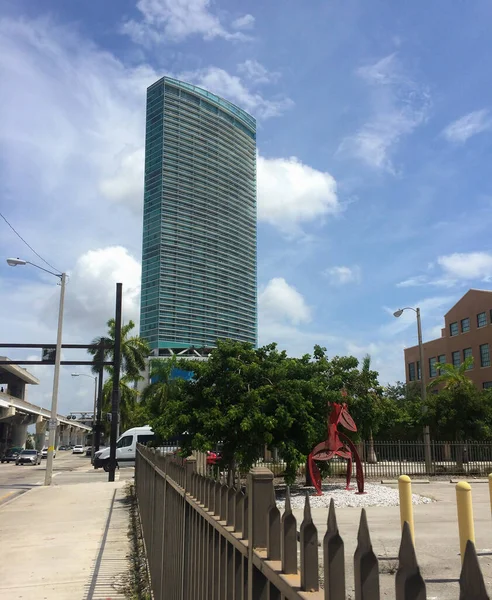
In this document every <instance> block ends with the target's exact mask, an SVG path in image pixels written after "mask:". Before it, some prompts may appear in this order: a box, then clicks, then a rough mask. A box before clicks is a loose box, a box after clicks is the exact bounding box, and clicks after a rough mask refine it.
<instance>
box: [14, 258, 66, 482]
mask: <svg viewBox="0 0 492 600" xmlns="http://www.w3.org/2000/svg"><path fill="white" fill-rule="evenodd" d="M7 264H8V265H9V266H10V267H17V266H24V265H32V266H33V267H36V268H37V269H40V270H41V271H44V272H45V273H49V274H50V275H54V276H55V277H58V279H59V280H60V286H61V289H60V307H59V310H58V331H57V335H56V354H55V371H54V374H53V395H52V397H51V418H50V421H49V428H48V431H49V437H48V456H47V461H46V474H45V477H44V485H51V480H52V478H53V451H54V449H55V440H56V426H57V424H58V412H57V411H58V386H59V382H60V361H61V347H62V330H63V305H64V302H65V284H66V282H67V274H66V273H55V272H53V271H48V269H45V268H44V267H40V266H39V265H36V264H34V263H32V262H29V261H28V260H22V259H20V258H7Z"/></svg>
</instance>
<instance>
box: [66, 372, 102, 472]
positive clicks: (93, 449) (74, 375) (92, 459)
mask: <svg viewBox="0 0 492 600" xmlns="http://www.w3.org/2000/svg"><path fill="white" fill-rule="evenodd" d="M72 377H90V378H91V379H94V410H93V412H92V443H91V464H94V452H95V448H94V444H95V436H96V409H97V375H89V374H88V373H72Z"/></svg>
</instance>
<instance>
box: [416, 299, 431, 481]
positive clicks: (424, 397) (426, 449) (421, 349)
mask: <svg viewBox="0 0 492 600" xmlns="http://www.w3.org/2000/svg"><path fill="white" fill-rule="evenodd" d="M415 312H416V313H417V333H418V339H419V355H420V381H421V385H422V410H423V412H424V415H426V414H427V389H426V387H425V364H424V345H423V343H422V324H421V322H420V308H418V307H417V309H416V310H415ZM424 418H425V417H424ZM424 457H425V470H426V472H427V475H431V470H432V459H431V445H430V430H429V425H424Z"/></svg>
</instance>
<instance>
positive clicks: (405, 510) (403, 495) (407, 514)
mask: <svg viewBox="0 0 492 600" xmlns="http://www.w3.org/2000/svg"><path fill="white" fill-rule="evenodd" d="M398 493H399V495H400V522H401V528H402V529H403V524H404V523H405V521H406V522H407V523H408V525H409V527H410V533H411V534H412V542H413V543H414V544H415V530H414V526H413V505H412V481H411V479H410V477H409V476H408V475H400V477H398Z"/></svg>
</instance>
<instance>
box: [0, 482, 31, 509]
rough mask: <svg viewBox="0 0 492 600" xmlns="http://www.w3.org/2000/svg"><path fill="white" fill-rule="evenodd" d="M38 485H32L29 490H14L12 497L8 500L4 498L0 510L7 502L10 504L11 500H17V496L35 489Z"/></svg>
mask: <svg viewBox="0 0 492 600" xmlns="http://www.w3.org/2000/svg"><path fill="white" fill-rule="evenodd" d="M37 487H38V486H35V487H32V488H31V489H29V490H19V491H17V490H15V491H14V492H13V493H14V494H15V495H14V496H13V497H12V498H10V500H6V501H5V502H2V504H0V510H2V508H5V507H6V506H8V505H9V504H12V502H14V501H15V500H17V498H20V497H21V496H24V494H28V493H29V492H33V491H34V490H35V489H37Z"/></svg>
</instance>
